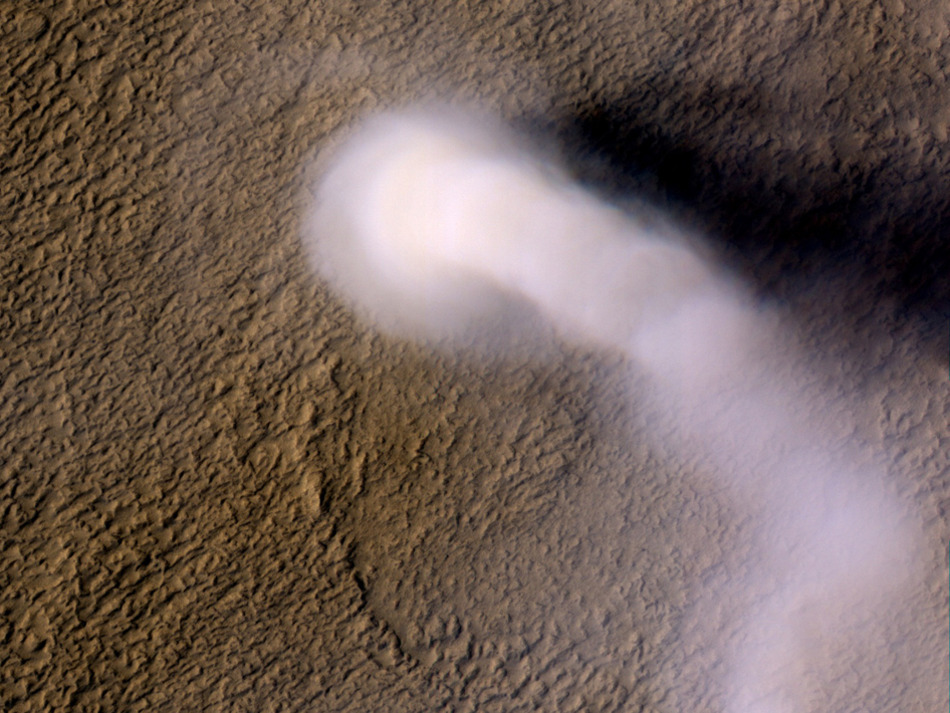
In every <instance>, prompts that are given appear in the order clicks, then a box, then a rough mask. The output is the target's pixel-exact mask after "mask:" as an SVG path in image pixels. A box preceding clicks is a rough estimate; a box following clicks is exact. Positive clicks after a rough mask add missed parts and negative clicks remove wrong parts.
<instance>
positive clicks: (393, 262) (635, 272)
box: [303, 109, 918, 713]
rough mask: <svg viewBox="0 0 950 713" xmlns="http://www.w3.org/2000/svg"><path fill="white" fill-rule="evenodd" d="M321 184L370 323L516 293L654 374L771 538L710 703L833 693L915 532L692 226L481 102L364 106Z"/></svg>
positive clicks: (682, 432) (686, 428)
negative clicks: (617, 188) (570, 167)
mask: <svg viewBox="0 0 950 713" xmlns="http://www.w3.org/2000/svg"><path fill="white" fill-rule="evenodd" d="M314 198H315V200H314V204H313V208H312V210H311V211H310V213H309V215H308V216H307V220H306V223H305V227H304V237H303V240H304V244H305V248H306V250H307V254H308V256H309V258H310V260H311V262H312V265H313V267H314V268H315V269H316V271H317V272H318V273H319V274H320V275H321V276H322V277H323V278H324V279H325V280H327V282H328V283H329V284H330V285H331V286H332V288H333V289H334V290H336V291H337V292H338V294H340V295H341V296H343V297H344V298H346V299H347V300H348V301H349V302H350V304H351V305H352V306H353V307H354V308H355V309H356V310H358V311H359V312H360V313H361V314H362V315H363V316H364V317H365V318H367V319H370V320H372V321H373V322H374V323H375V324H376V325H377V326H378V327H379V328H381V329H383V330H386V331H389V332H394V333H398V334H401V335H404V336H411V337H415V338H428V337H432V336H435V337H442V336H446V335H449V336H451V335H452V334H457V333H459V332H461V331H462V330H464V328H465V326H466V325H467V324H468V323H469V322H470V321H471V319H472V318H473V317H475V316H477V315H478V313H479V312H480V311H481V310H483V309H486V308H487V307H488V306H490V305H491V304H492V302H493V299H494V298H497V296H498V294H505V295H516V296H518V297H520V298H522V299H525V300H528V301H530V302H531V303H533V304H534V305H535V307H536V308H537V309H538V310H540V311H541V312H542V313H543V314H545V315H547V317H548V318H549V319H550V320H552V321H553V322H554V323H555V325H556V326H557V327H558V328H559V329H560V330H561V331H562V333H564V334H565V335H566V336H568V337H571V338H574V339H577V340H582V341H587V342H593V343H597V344H601V345H606V346H610V347H613V348H620V349H622V350H624V351H625V353H627V354H628V355H629V357H630V358H631V359H632V360H633V361H634V363H636V364H638V365H640V368H642V369H644V370H646V371H647V372H648V373H649V374H651V375H652V377H653V379H654V381H655V383H656V386H657V389H658V392H659V394H660V402H661V403H662V404H663V406H664V407H665V408H666V407H668V408H669V409H670V410H671V411H670V412H671V414H672V418H673V421H674V422H675V423H676V434H675V435H674V436H673V439H674V440H675V441H676V442H677V443H679V444H680V445H681V446H682V447H684V448H686V447H691V448H695V447H699V448H701V449H702V451H703V452H704V453H705V455H706V457H707V458H708V459H709V461H710V462H711V463H712V465H713V468H714V469H715V470H716V471H718V472H721V473H722V478H723V481H724V485H725V486H726V487H727V488H728V492H730V493H731V497H732V498H733V499H734V501H735V502H736V503H737V505H738V506H739V507H741V508H745V509H747V510H748V511H750V512H751V513H752V516H751V520H752V522H753V523H754V525H753V528H754V529H755V534H754V538H755V542H756V546H757V547H759V549H760V554H759V557H758V559H757V561H756V562H757V563H756V566H755V570H754V574H753V575H751V576H750V579H749V580H748V581H745V580H744V581H741V582H738V583H737V584H736V586H735V589H734V592H735V593H739V594H740V595H742V594H744V593H747V592H753V591H755V592H761V593H760V594H757V595H755V596H751V595H750V596H748V597H747V601H746V600H743V601H744V602H745V603H744V604H743V605H742V609H743V611H742V612H741V620H740V621H739V622H738V623H737V625H736V627H735V628H736V630H737V633H736V634H734V635H731V636H730V637H728V642H729V643H728V644H723V645H722V648H723V650H722V651H719V652H718V653H717V656H718V658H719V659H720V660H722V661H724V662H725V664H726V665H725V667H724V668H725V669H726V670H727V674H726V676H725V680H723V681H719V682H717V683H716V685H717V686H719V687H720V690H721V693H720V694H719V695H718V696H715V697H714V699H721V701H722V703H721V704H720V705H721V707H722V710H724V711H726V712H727V713H792V712H795V713H798V712H801V711H811V710H814V711H819V710H832V709H835V710H837V709H838V707H837V706H838V705H840V704H841V703H840V700H839V702H838V703H837V704H835V703H832V701H834V700H835V699H836V698H838V697H839V696H840V695H841V694H840V693H835V692H833V691H828V690H825V689H827V688H829V684H828V680H827V679H826V675H827V674H826V671H825V670H824V669H825V668H826V665H827V663H828V662H827V661H826V660H825V659H827V658H828V656H827V655H825V659H820V660H821V664H820V665H819V664H818V663H817V662H816V657H818V656H819V654H818V653H816V652H821V651H827V650H829V649H830V650H832V651H836V650H837V649H836V647H840V646H841V645H842V644H841V642H842V641H851V640H850V639H848V637H853V636H854V635H855V634H854V631H855V630H860V628H861V626H862V622H865V621H870V620H873V619H874V617H875V612H880V610H881V608H882V607H884V608H887V603H888V602H890V603H892V604H893V600H894V597H895V596H896V592H897V590H898V589H899V588H900V587H902V586H905V584H906V581H907V580H908V578H909V577H910V571H911V566H910V564H909V563H910V562H912V561H913V555H912V554H910V553H912V552H913V551H914V550H915V548H916V547H917V546H918V542H917V534H916V530H915V529H914V528H912V527H911V526H910V525H909V524H907V523H908V522H909V519H908V518H907V517H906V514H905V513H903V512H902V511H901V509H900V507H899V505H898V503H897V501H896V499H894V498H891V497H888V495H887V492H886V489H885V485H884V484H885V477H884V474H883V473H880V472H876V471H875V469H874V468H873V467H864V468H858V467H857V466H855V465H854V463H855V462H856V459H855V458H852V457H850V456H849V454H848V453H847V452H842V450H843V449H841V448H836V449H834V453H832V452H831V450H829V449H827V448H822V447H821V446H820V443H821V440H822V438H821V436H822V434H821V433H817V432H815V431H816V430H817V428H816V427H810V426H809V423H808V422H806V418H805V417H803V416H800V415H799V416H797V417H796V414H801V413H803V412H804V409H803V404H799V403H798V402H797V401H796V399H797V398H800V397H796V390H795V389H794V388H793V387H792V384H791V383H782V377H781V376H779V375H777V374H773V373H769V370H768V368H767V365H768V362H767V361H766V360H765V359H763V358H762V353H763V345H766V348H771V349H773V350H774V348H775V344H776V343H777V342H778V341H780V340H778V338H777V336H776V334H775V333H774V329H773V327H771V326H769V325H770V324H771V322H768V321H767V319H766V318H765V316H764V315H763V311H762V310H757V309H756V308H755V306H754V305H752V304H751V303H750V302H749V301H748V300H747V299H746V298H745V297H743V295H742V292H741V290H739V289H737V288H736V287H735V286H734V284H733V283H731V282H729V281H727V280H726V279H724V278H723V277H722V276H720V275H718V274H717V273H716V271H715V270H714V269H713V268H712V267H710V266H709V265H707V264H706V262H705V261H704V260H703V259H701V258H700V257H699V255H698V253H697V252H696V251H695V250H692V249H690V248H689V247H688V246H687V244H686V242H685V241H676V240H672V239H671V238H670V236H668V235H667V236H664V237H661V236H659V235H655V234H651V232H650V231H649V230H647V229H646V228H644V227H643V225H642V224H641V223H639V222H637V221H636V219H635V217H633V216H629V215H627V214H625V213H623V212H622V211H620V210H618V209H617V208H614V207H611V206H609V205H606V204H604V203H603V202H602V201H600V200H598V199H597V198H596V197H594V196H593V195H592V194H590V193H589V192H587V191H585V190H584V189H582V188H581V187H579V186H577V185H575V184H573V183H572V182H571V181H570V180H569V178H568V177H567V174H566V172H564V171H562V170H560V169H558V168H557V167H556V166H555V165H553V164H552V163H551V162H548V161H544V160H541V159H540V158H539V157H537V156H536V155H534V154H533V153H532V152H530V151H527V150H525V149H524V148H523V147H522V146H520V145H519V143H518V141H517V140H516V138H514V137H513V136H512V135H511V134H510V133H508V132H506V131H505V130H503V129H502V128H500V127H498V126H496V125H494V124H493V123H492V122H491V121H490V120H487V119H485V118H484V117H481V118H479V120H478V121H476V120H474V119H472V118H471V117H470V115H467V116H466V117H462V116H460V115H459V114H457V113H453V112H452V111H449V110H438V109H437V110H428V111H421V110H417V111H405V112H401V113H393V114H388V115H381V116H377V117H375V118H372V119H370V120H368V121H366V122H365V123H364V124H363V125H362V126H361V127H359V128H358V129H357V130H356V131H355V133H353V134H352V135H350V136H349V137H348V138H347V139H346V140H345V141H343V143H342V144H341V145H340V146H339V147H338V148H337V150H336V151H335V152H334V155H333V157H332V159H331V161H330V162H329V163H328V164H327V165H326V166H325V170H324V171H323V173H322V178H321V179H320V182H319V184H318V185H317V187H316V190H315V195H314ZM768 345H771V347H768ZM757 355H758V356H757ZM844 450H846V449H844ZM741 598H742V597H741V596H740V599H741ZM703 605H706V606H710V607H715V606H717V603H716V602H705V603H703V602H700V603H698V604H697V606H699V607H702V606H703ZM852 643H855V642H852ZM855 645H857V644H855ZM833 656H834V654H832V657H833ZM816 669H822V670H816ZM873 679H874V676H873V675H872V676H868V677H867V678H862V679H861V680H862V683H860V687H862V688H869V687H873V686H874V685H875V681H874V680H873ZM710 685H712V684H710ZM855 693H856V691H854V690H851V691H849V692H848V696H850V697H851V704H850V705H854V704H855V703H854V700H855V699H854V698H853V695H854V694H855ZM861 693H862V694H865V695H868V696H869V698H868V700H880V698H879V697H877V695H876V694H875V693H874V692H873V691H872V692H868V691H864V690H862V691H861ZM707 700H709V699H708V698H707ZM859 707H860V706H859ZM865 710H867V708H865Z"/></svg>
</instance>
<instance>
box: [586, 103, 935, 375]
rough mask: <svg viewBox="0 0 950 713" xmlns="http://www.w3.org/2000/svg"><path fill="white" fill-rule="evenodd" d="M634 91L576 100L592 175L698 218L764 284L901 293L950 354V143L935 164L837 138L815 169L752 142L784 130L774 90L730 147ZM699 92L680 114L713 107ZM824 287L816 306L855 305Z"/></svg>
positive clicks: (903, 318) (871, 304) (913, 320)
mask: <svg viewBox="0 0 950 713" xmlns="http://www.w3.org/2000/svg"><path fill="white" fill-rule="evenodd" d="M681 94H682V93H681ZM673 96H674V98H677V97H676V95H675V94H673ZM680 98H681V97H680ZM636 101H637V100H635V99H631V100H630V101H629V102H625V103H614V104H612V105H600V104H596V103H595V104H593V105H591V106H588V107H585V108H582V109H580V110H579V111H578V112H577V114H576V116H575V117H574V119H573V126H572V127H570V128H569V130H568V134H569V138H568V143H569V144H574V147H576V153H577V154H578V155H580V156H586V157H590V156H592V157H593V159H587V158H582V159H581V160H580V163H581V165H580V166H579V167H576V170H577V171H578V173H579V175H580V177H581V178H582V179H583V180H587V181H589V183H590V184H592V185H593V186H594V187H595V188H596V189H598V190H600V191H602V192H605V193H607V194H608V195H614V196H623V195H631V194H636V195H639V196H643V197H644V198H646V199H647V200H649V201H651V202H655V203H657V204H658V205H661V206H663V207H665V208H666V209H668V210H670V211H671V212H673V213H674V214H676V215H684V216H686V217H687V218H688V219H689V220H690V222H692V223H694V224H696V225H697V227H699V229H701V230H702V231H703V232H704V233H706V234H707V235H708V236H710V238H711V239H712V240H713V243H714V247H715V248H716V249H718V250H719V251H720V253H721V255H722V257H723V259H724V260H725V261H726V262H727V263H729V264H731V265H732V267H733V268H735V269H737V270H738V271H740V272H741V273H743V274H745V275H746V277H747V278H748V279H750V280H751V281H752V283H753V284H754V285H755V286H756V288H757V289H758V290H759V291H760V292H761V294H762V295H763V296H766V297H770V298H773V299H777V300H780V301H782V300H791V301H792V302H793V303H794V301H795V297H796V292H797V291H798V290H800V289H803V288H805V287H806V286H808V285H813V284H814V282H815V280H820V281H824V280H825V279H832V278H833V279H834V281H835V284H836V285H843V286H846V289H847V291H848V292H849V293H850V294H849V295H848V298H849V299H848V302H849V303H850V304H855V303H857V304H860V305H862V307H863V309H865V310H866V311H867V312H868V313H869V314H870V315H871V316H872V317H874V316H876V315H878V314H879V313H880V310H881V309H882V306H883V305H885V304H886V305H889V309H890V310H891V313H890V314H889V317H890V318H891V319H897V320H898V321H900V322H904V323H909V326H910V327H911V330H912V333H913V334H915V336H916V338H917V339H919V340H920V346H921V347H922V348H923V350H924V351H925V352H926V353H927V355H928V356H929V357H931V358H934V359H937V360H938V361H940V362H941V363H945V362H946V361H947V355H948V349H950V341H948V340H950V334H948V331H947V316H948V314H950V277H948V276H950V240H948V238H950V173H947V172H943V171H940V168H941V167H942V166H944V165H950V146H944V145H939V148H938V149H936V150H937V151H938V155H937V159H938V160H937V161H933V160H932V161H931V163H930V166H924V165H922V164H921V163H920V162H912V161H910V160H903V158H902V157H901V156H897V157H894V158H893V160H892V157H891V156H887V157H886V159H884V160H881V159H877V160H875V159H874V158H870V159H869V158H866V157H864V156H863V155H862V154H861V152H858V153H857V155H851V156H849V157H848V160H846V161H843V160H841V158H840V157H839V156H837V155H835V153H834V151H833V149H832V150H829V151H827V152H826V153H825V154H819V155H815V156H812V157H811V158H812V168H811V169H809V170H807V171H806V170H804V169H803V168H801V167H802V166H804V165H805V164H806V162H804V161H803V162H798V163H796V162H794V161H786V162H778V161H775V162H770V161H768V160H765V159H767V158H768V156H767V155H766V152H763V151H760V150H756V149H755V148H753V147H751V146H749V145H748V144H746V145H743V142H742V140H741V139H743V138H745V137H743V134H748V135H750V136H753V137H755V136H756V135H758V136H759V137H761V135H762V134H763V133H766V134H768V133H772V134H773V135H774V133H775V132H778V131H781V130H783V128H782V127H783V124H782V122H783V117H782V115H780V114H778V113H775V112H769V110H768V101H767V100H763V101H761V102H758V103H757V105H756V106H754V107H752V108H751V109H743V108H740V109H739V110H738V111H737V113H736V116H734V118H733V125H734V126H737V127H739V128H738V129H737V130H736V132H735V135H733V136H731V137H723V139H724V145H725V144H726V143H728V142H731V146H730V148H729V150H728V151H726V150H723V149H722V148H721V147H720V146H718V145H712V144H710V142H709V140H708V134H707V137H706V139H705V145H703V143H701V142H700V141H699V140H695V139H694V138H693V137H692V135H691V133H690V131H689V130H687V131H685V132H684V131H682V124H683V123H686V122H681V124H680V126H679V132H678V134H674V129H675V128H677V127H673V129H670V130H666V129H665V128H664V127H661V126H659V125H657V124H656V123H655V122H651V121H645V120H643V119H642V118H640V117H639V116H638V112H637V108H636ZM689 101H690V100H686V102H685V104H681V105H680V106H678V108H677V111H678V113H679V114H681V115H683V116H686V117H690V116H698V115H701V113H702V108H701V107H698V106H689ZM692 101H694V102H695V101H696V100H695V99H693V100H692ZM763 105H765V108H764V109H763ZM743 125H745V126H746V127H753V128H752V129H751V130H750V129H749V128H745V129H743V128H742V127H743ZM763 127H764V132H763ZM845 128H847V127H845ZM737 136H738V137H739V140H738V141H737ZM816 165H817V166H818V168H817V169H816V168H814V166H816ZM790 166H791V167H792V168H793V169H794V168H795V166H798V167H799V168H797V170H790V168H789V167H790ZM837 289H840V287H839V288H837ZM825 294H827V295H829V297H828V298H826V300H825V304H824V305H813V306H812V307H811V309H820V308H827V309H830V310H832V311H833V310H835V309H840V307H838V306H836V304H831V302H832V299H831V297H830V294H834V300H833V301H834V302H835V303H837V304H843V303H844V301H841V300H839V298H840V297H841V295H840V293H838V292H828V291H826V293H825ZM803 316H805V317H806V318H807V317H808V314H807V311H806V314H805V315H803Z"/></svg>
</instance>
